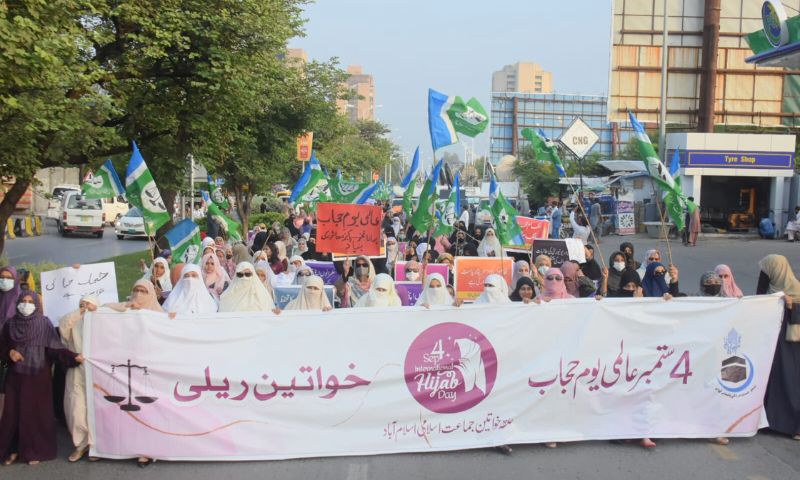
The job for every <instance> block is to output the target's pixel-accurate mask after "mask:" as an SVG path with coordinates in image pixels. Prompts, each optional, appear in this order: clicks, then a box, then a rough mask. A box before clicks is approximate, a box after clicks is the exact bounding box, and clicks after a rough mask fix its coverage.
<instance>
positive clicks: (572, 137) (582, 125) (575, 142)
mask: <svg viewBox="0 0 800 480" xmlns="http://www.w3.org/2000/svg"><path fill="white" fill-rule="evenodd" d="M598 140H600V137H599V136H598V135H597V134H596V133H595V132H594V130H592V129H591V127H589V125H586V122H584V121H583V120H581V119H580V118H576V119H575V121H573V122H572V125H570V126H569V128H568V129H567V130H566V131H565V132H564V133H563V134H562V135H561V138H560V139H559V141H560V142H561V143H562V144H564V146H565V147H566V148H567V150H569V151H570V152H572V153H574V154H575V156H576V157H578V158H583V157H585V156H586V154H587V153H589V150H591V149H592V147H594V145H595V144H596V143H597V141H598Z"/></svg>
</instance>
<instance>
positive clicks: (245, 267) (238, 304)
mask: <svg viewBox="0 0 800 480" xmlns="http://www.w3.org/2000/svg"><path fill="white" fill-rule="evenodd" d="M235 276H236V277H235V278H234V279H233V282H231V285H230V287H228V289H227V290H225V291H224V292H222V295H220V297H219V311H220V312H266V311H271V312H272V313H275V314H278V313H280V312H281V311H280V309H277V308H275V302H274V301H273V299H272V295H271V294H270V293H269V291H268V290H267V289H266V287H264V284H262V283H261V281H260V280H259V279H258V276H257V275H256V269H255V267H254V266H253V265H252V264H251V263H250V262H242V263H240V264H239V265H237V266H236V273H235Z"/></svg>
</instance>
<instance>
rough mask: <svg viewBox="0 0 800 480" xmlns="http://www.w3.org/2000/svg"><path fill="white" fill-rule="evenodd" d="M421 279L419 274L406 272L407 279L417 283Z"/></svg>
mask: <svg viewBox="0 0 800 480" xmlns="http://www.w3.org/2000/svg"><path fill="white" fill-rule="evenodd" d="M418 278H419V272H406V279H408V280H410V281H412V282H415V281H417V279H418Z"/></svg>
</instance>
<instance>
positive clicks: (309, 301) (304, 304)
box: [284, 275, 332, 312]
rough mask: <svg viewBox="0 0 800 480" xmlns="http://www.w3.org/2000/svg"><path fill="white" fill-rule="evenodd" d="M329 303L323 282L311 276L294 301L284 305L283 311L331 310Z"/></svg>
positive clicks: (317, 277)
mask: <svg viewBox="0 0 800 480" xmlns="http://www.w3.org/2000/svg"><path fill="white" fill-rule="evenodd" d="M331 309H332V307H331V302H330V301H329V300H328V296H327V295H325V281H324V280H322V277H319V276H317V275H312V276H310V277H308V280H306V284H305V285H303V288H302V290H301V292H300V294H299V295H297V297H295V298H294V300H292V301H290V302H289V303H287V304H286V307H285V308H284V310H322V311H323V312H327V311H328V310H331Z"/></svg>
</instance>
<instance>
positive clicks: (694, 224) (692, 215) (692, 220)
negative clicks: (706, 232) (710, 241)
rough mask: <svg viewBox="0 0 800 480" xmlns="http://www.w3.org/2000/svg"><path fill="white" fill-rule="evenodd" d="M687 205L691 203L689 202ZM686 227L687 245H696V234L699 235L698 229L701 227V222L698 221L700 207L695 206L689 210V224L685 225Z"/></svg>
mask: <svg viewBox="0 0 800 480" xmlns="http://www.w3.org/2000/svg"><path fill="white" fill-rule="evenodd" d="M689 205H691V203H690V204H689ZM686 228H687V229H688V230H689V244H688V245H691V246H693V247H696V246H697V236H698V235H700V231H701V230H702V229H703V226H702V223H701V222H700V208H698V207H696V206H695V207H694V210H692V211H691V212H689V224H688V225H686Z"/></svg>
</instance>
